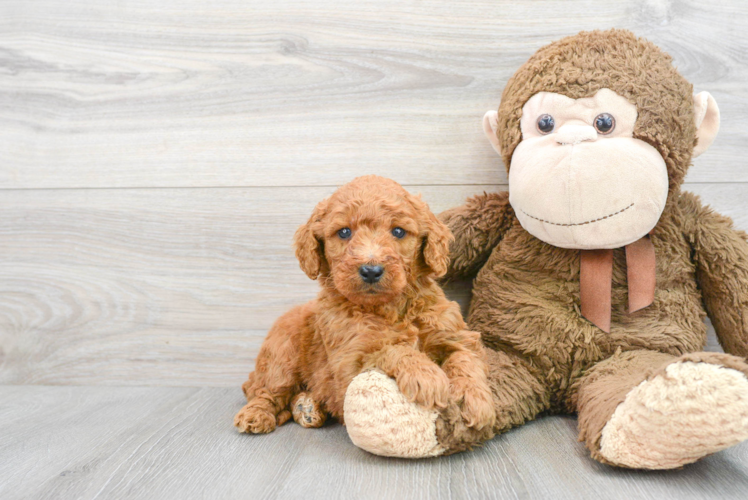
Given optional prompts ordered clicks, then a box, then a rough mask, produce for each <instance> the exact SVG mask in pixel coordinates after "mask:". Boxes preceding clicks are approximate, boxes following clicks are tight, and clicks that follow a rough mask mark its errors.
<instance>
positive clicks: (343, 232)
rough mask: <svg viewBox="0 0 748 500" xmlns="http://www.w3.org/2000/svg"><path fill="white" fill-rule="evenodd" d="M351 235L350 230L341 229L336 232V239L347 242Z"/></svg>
mask: <svg viewBox="0 0 748 500" xmlns="http://www.w3.org/2000/svg"><path fill="white" fill-rule="evenodd" d="M351 234H353V233H351V228H349V227H344V228H343V229H341V230H340V231H338V237H340V239H341V240H347V239H348V238H350V237H351Z"/></svg>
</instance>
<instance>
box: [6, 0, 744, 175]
mask: <svg viewBox="0 0 748 500" xmlns="http://www.w3.org/2000/svg"><path fill="white" fill-rule="evenodd" d="M747 21H748V3H746V2H742V1H737V0H733V1H729V2H701V1H698V0H690V1H679V2H671V1H666V0H630V1H620V2H594V1H581V0H580V1H576V2H558V1H537V2H517V1H516V0H500V1H494V0H483V1H464V2H438V1H425V2H420V1H419V2H412V1H408V2H402V1H394V0H391V1H385V0H381V1H377V2H371V1H367V2H351V1H346V0H326V1H325V2H312V3H310V2H307V1H304V0H294V1H273V2H260V1H252V2H250V1H247V0H216V1H212V2H210V3H209V4H206V3H205V2H203V1H197V0H162V1H159V2H158V3H157V4H154V3H153V2H152V1H150V0H140V1H128V2H100V1H96V0H80V1H76V2H57V1H55V0H38V1H33V2H24V1H6V2H2V4H0V188H60V187H191V186H289V185H291V186H299V185H316V186H330V185H336V184H341V183H343V182H345V181H347V180H349V179H351V178H352V177H354V176H356V175H361V174H365V173H379V174H381V175H385V176H389V177H392V178H394V179H396V180H398V181H399V182H401V183H407V184H495V183H503V182H505V175H504V173H503V169H502V168H501V167H500V166H499V161H498V159H497V157H496V156H495V154H494V153H493V151H492V150H491V148H490V147H489V146H488V144H487V142H486V141H485V139H484V138H483V134H482V131H481V126H480V120H481V117H482V116H483V113H484V112H485V111H486V110H488V109H492V108H497V107H498V102H499V98H500V95H501V91H502V89H503V87H504V85H505V83H506V81H507V79H508V78H509V76H510V75H511V74H512V73H513V72H514V71H515V70H516V68H517V67H518V66H519V65H520V64H521V63H522V62H523V61H525V60H526V59H527V58H528V57H529V56H530V55H531V54H532V53H533V52H534V51H535V50H536V49H538V48H539V47H540V46H542V45H544V44H546V43H548V42H550V41H552V40H555V39H557V38H559V37H562V36H565V35H569V34H574V33H576V32H577V31H580V30H590V29H603V28H609V27H619V28H629V29H631V30H633V31H635V32H636V33H637V34H639V35H641V36H646V37H648V38H650V39H651V40H652V41H654V42H655V43H657V44H659V45H660V46H662V47H663V48H664V49H665V50H667V51H669V52H670V53H671V54H672V55H673V56H674V58H675V62H676V64H677V66H678V67H679V69H680V70H681V71H682V72H683V74H684V75H685V76H686V77H687V78H689V79H690V80H691V81H692V82H693V83H694V84H695V86H696V90H709V91H711V92H713V94H714V96H715V97H716V99H717V101H718V102H719V103H720V105H721V109H722V120H723V127H722V132H721V134H720V136H719V137H718V138H717V140H716V142H715V143H714V146H713V150H712V151H710V152H709V153H707V154H706V155H704V157H703V158H699V159H698V160H697V162H696V165H695V167H694V169H693V171H692V172H691V174H690V177H689V178H690V180H692V181H694V182H697V181H698V182H715V181H719V182H732V181H742V182H746V181H748V169H746V168H745V161H744V157H745V144H746V143H748V98H747V97H748V93H747V91H746V85H745V82H746V81H748V64H746V63H747V62H748V37H746V36H745V30H744V28H745V25H746V22H747Z"/></svg>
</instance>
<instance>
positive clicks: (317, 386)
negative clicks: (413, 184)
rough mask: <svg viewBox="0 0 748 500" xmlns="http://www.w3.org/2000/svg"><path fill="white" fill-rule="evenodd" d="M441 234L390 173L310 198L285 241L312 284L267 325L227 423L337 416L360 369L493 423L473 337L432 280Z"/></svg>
mask: <svg viewBox="0 0 748 500" xmlns="http://www.w3.org/2000/svg"><path fill="white" fill-rule="evenodd" d="M451 241H452V235H451V233H450V232H449V230H448V229H447V227H446V226H445V225H444V224H442V223H441V222H439V220H438V219H437V218H436V217H435V216H434V214H433V213H431V211H429V208H428V206H427V205H426V203H424V202H423V201H421V199H420V198H419V197H415V196H412V195H411V194H409V193H408V192H407V191H405V190H404V189H403V188H402V187H401V186H400V185H399V184H397V183H396V182H394V181H391V180H389V179H384V178H382V177H377V176H366V177H359V178H357V179H355V180H353V181H352V182H350V183H349V184H346V185H345V186H343V187H341V188H340V189H339V190H338V191H336V192H335V193H334V194H333V195H332V196H330V197H329V198H328V199H326V200H324V201H322V202H320V203H319V204H318V205H317V207H316V208H315V209H314V213H313V214H312V216H311V218H310V219H309V221H308V222H307V223H306V224H305V225H303V226H301V227H300V228H299V230H298V231H297V232H296V236H295V247H296V256H297V257H298V259H299V262H300V264H301V268H302V269H303V270H304V272H305V273H306V274H307V275H308V276H309V277H310V278H312V279H317V278H320V285H321V290H320V292H319V295H318V297H317V299H316V300H313V301H311V302H309V303H307V304H304V305H301V306H297V307H295V308H293V309H291V310H290V311H289V312H288V313H286V314H285V315H283V316H281V317H280V318H279V319H278V321H277V322H276V323H275V325H273V327H272V328H271V329H270V332H269V333H268V336H267V338H266V339H265V342H264V343H263V345H262V348H261V349H260V353H259V355H258V357H257V363H256V365H255V371H254V372H252V373H250V374H249V380H247V381H246V382H245V383H244V385H243V386H242V388H243V390H244V393H245V395H246V396H247V401H248V402H247V405H246V406H244V408H242V409H241V411H239V413H237V415H236V417H235V419H234V425H236V426H237V427H238V428H239V430H240V431H242V432H251V433H263V432H271V431H272V430H274V429H275V427H276V426H278V425H282V424H283V423H284V422H286V421H287V420H288V419H289V418H290V417H291V415H292V413H293V416H294V418H295V420H296V421H297V422H298V423H300V424H301V425H303V426H305V427H319V426H321V425H322V424H323V423H324V421H325V418H326V416H327V414H330V415H332V416H333V417H335V418H337V419H338V420H340V421H341V422H342V421H343V402H344V398H345V392H346V389H347V387H348V384H349V383H350V381H351V380H352V379H353V377H355V376H356V375H358V374H359V373H361V372H362V371H364V370H367V369H379V370H381V371H383V372H384V373H385V374H387V375H388V376H390V377H392V378H394V379H395V380H396V381H397V384H398V386H399V388H400V390H401V391H402V393H403V394H404V395H405V396H406V397H407V398H409V399H410V400H411V401H413V402H415V403H417V404H419V405H422V406H423V407H425V408H444V407H446V406H447V403H448V402H449V401H450V398H451V400H452V401H454V402H456V403H457V404H459V405H460V408H461V411H462V417H463V418H464V419H465V421H466V423H467V425H469V426H472V427H476V428H483V427H486V426H491V425H493V422H494V420H495V414H494V409H493V405H492V402H491V392H490V390H489V387H488V382H487V369H486V364H485V362H484V360H483V347H482V344H481V342H480V338H479V336H478V334H477V333H475V332H471V331H467V330H466V329H465V323H464V322H463V320H462V316H461V314H460V308H459V306H458V305H457V303H455V302H450V301H448V300H447V299H446V298H445V296H444V293H443V292H442V290H441V289H440V288H439V286H437V284H436V283H435V282H434V278H436V277H439V276H441V275H443V274H444V273H445V272H446V269H447V265H448V255H449V244H450V242H451ZM289 404H290V411H289Z"/></svg>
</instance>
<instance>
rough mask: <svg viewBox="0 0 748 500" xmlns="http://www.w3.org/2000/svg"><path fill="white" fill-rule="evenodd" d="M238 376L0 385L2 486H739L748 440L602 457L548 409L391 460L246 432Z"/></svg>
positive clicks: (97, 491) (688, 494)
mask: <svg viewBox="0 0 748 500" xmlns="http://www.w3.org/2000/svg"><path fill="white" fill-rule="evenodd" d="M242 399H243V397H242V394H241V392H240V391H239V390H238V389H219V388H203V389H189V388H116V387H111V388H104V387H41V386H37V387H32V386H25V387H20V386H0V429H2V431H1V432H2V440H0V477H2V478H3V480H2V481H0V497H2V498H3V499H6V500H15V499H20V498H24V499H26V498H80V499H100V498H106V499H123V498H138V499H151V498H154V499H156V498H158V499H161V498H184V499H195V498H225V499H233V498H253V499H255V498H256V499H261V498H304V499H309V500H313V499H317V498H325V499H327V498H352V496H355V498H377V499H380V498H408V499H410V498H413V499H421V498H423V499H426V498H429V499H432V498H434V499H435V498H445V499H446V498H497V499H505V498H506V499H531V498H536V499H541V498H542V499H545V498H554V499H559V500H566V499H574V500H577V499H595V500H597V499H600V498H605V499H626V500H629V499H632V498H657V499H677V500H688V499H704V498H714V499H724V500H726V499H738V498H741V499H742V498H745V492H746V491H748V472H746V464H748V443H743V444H740V445H738V446H735V447H733V448H730V449H728V450H726V451H723V452H721V453H717V454H715V455H712V456H710V457H707V458H705V459H703V460H702V461H700V462H698V463H696V464H693V465H689V466H686V467H685V468H683V469H680V470H674V471H663V472H651V471H650V472H643V471H631V470H626V469H614V468H611V467H608V466H605V465H602V464H600V463H598V462H595V461H593V460H591V459H590V458H589V456H588V452H587V450H586V449H585V448H584V446H583V444H582V443H579V442H577V441H576V435H577V430H576V420H575V419H574V418H572V417H541V418H540V419H539V420H537V421H534V422H531V423H529V424H526V425H525V426H523V427H520V428H518V429H515V430H513V431H510V432H509V433H507V434H504V435H503V436H499V437H498V438H495V439H493V440H492V441H489V442H488V443H486V444H485V445H484V446H483V447H481V448H479V449H476V450H474V451H472V452H466V453H460V454H457V455H453V456H451V457H441V458H435V459H428V460H413V461H409V460H397V459H385V458H381V457H376V456H373V455H369V454H367V453H366V452H364V451H362V450H360V449H358V448H356V447H355V446H354V445H353V444H352V443H351V442H350V440H349V439H348V436H347V434H346V432H345V429H344V428H343V427H342V426H340V425H337V424H335V425H328V426H326V427H323V428H321V429H303V428H301V427H300V426H298V425H296V424H293V423H291V424H287V425H285V426H283V427H281V428H279V429H278V430H276V431H275V432H274V433H271V434H268V435H261V436H249V435H240V434H238V433H237V432H236V431H235V430H234V428H233V427H232V425H231V423H232V417H233V414H234V412H235V411H236V410H237V409H238V408H240V407H241V405H242Z"/></svg>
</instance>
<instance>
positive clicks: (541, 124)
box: [538, 115, 556, 134]
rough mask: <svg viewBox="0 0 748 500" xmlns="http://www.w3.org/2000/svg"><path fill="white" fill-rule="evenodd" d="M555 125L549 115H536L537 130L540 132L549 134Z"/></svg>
mask: <svg viewBox="0 0 748 500" xmlns="http://www.w3.org/2000/svg"><path fill="white" fill-rule="evenodd" d="M555 126H556V122H555V121H554V120H553V117H552V116H551V115H540V116H539V117H538V130H539V131H540V133H541V134H550V133H551V132H553V128H554V127H555Z"/></svg>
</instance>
